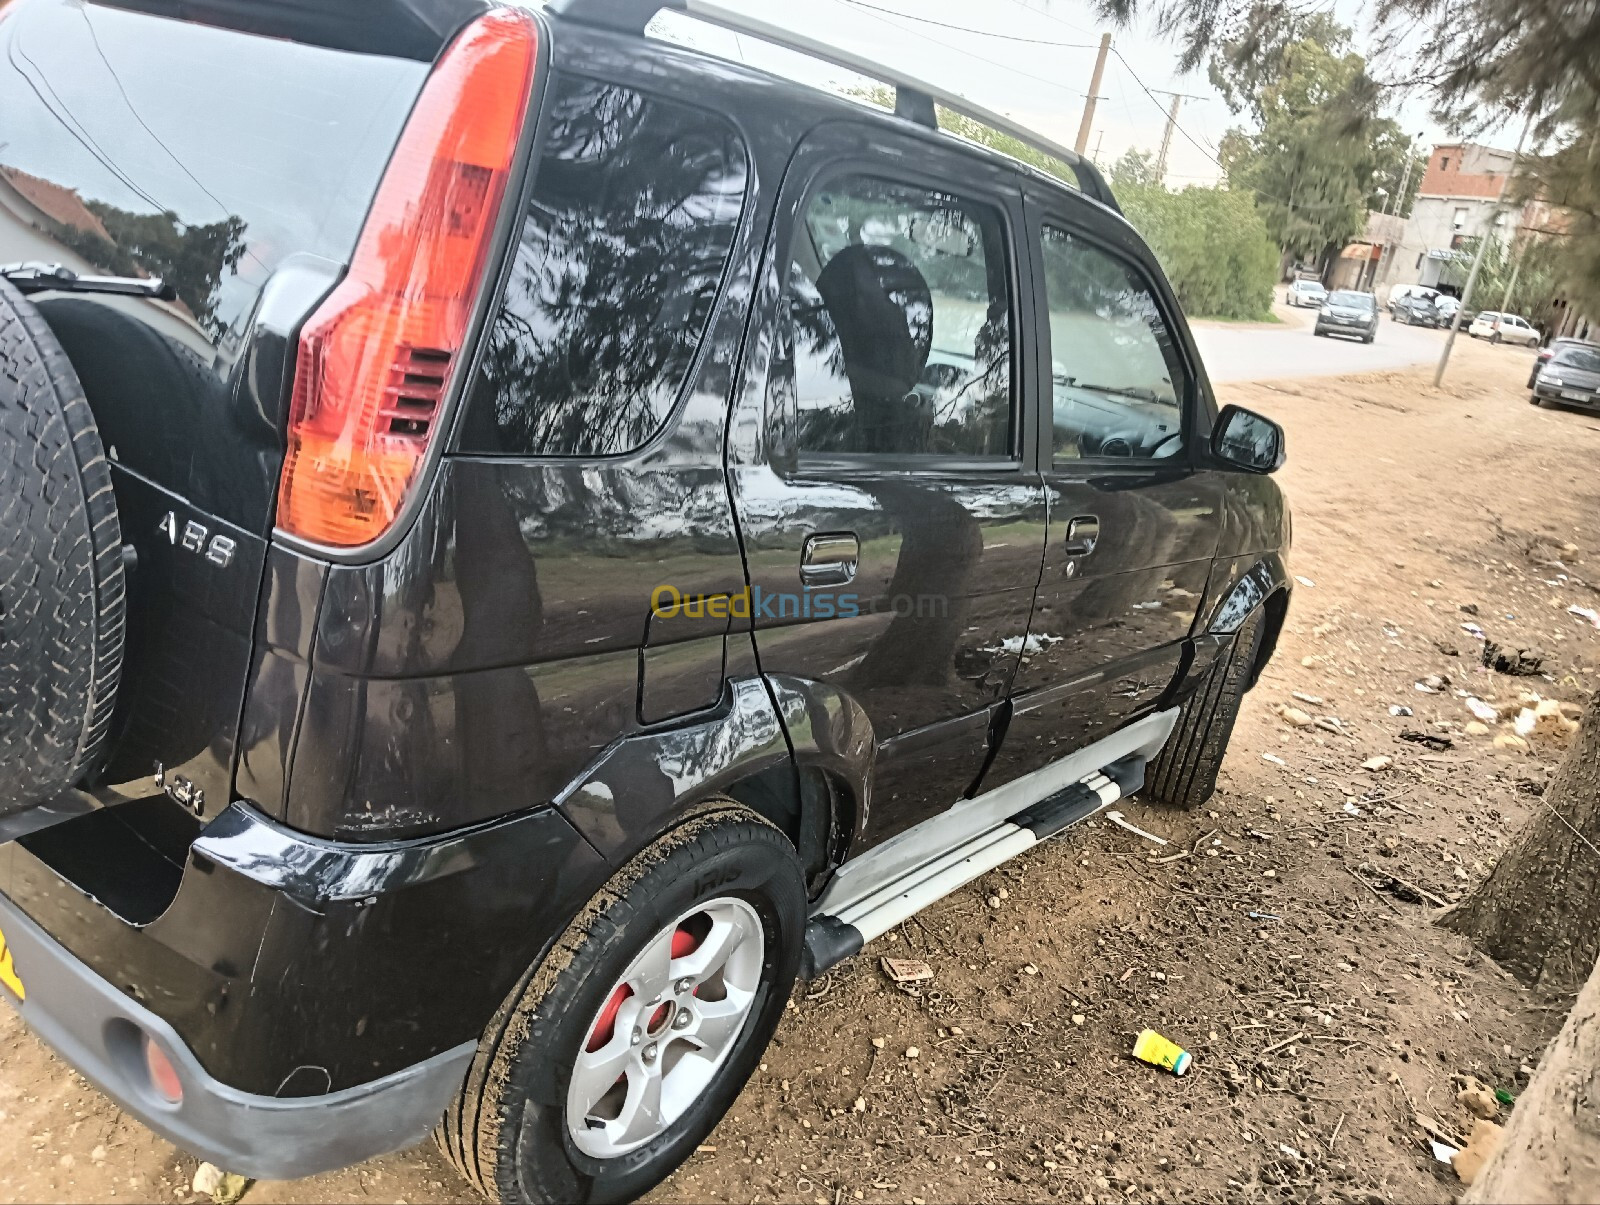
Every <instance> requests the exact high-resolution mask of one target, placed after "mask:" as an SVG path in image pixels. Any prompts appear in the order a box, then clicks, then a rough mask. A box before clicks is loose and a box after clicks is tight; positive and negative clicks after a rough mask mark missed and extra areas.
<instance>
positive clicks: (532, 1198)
mask: <svg viewBox="0 0 1600 1205" xmlns="http://www.w3.org/2000/svg"><path fill="white" fill-rule="evenodd" d="M805 918H806V893H805V881H804V874H803V872H802V869H801V867H800V863H799V859H798V858H797V857H796V855H795V852H794V848H793V846H791V845H790V843H789V841H788V839H787V838H786V837H784V835H783V834H782V833H780V832H779V831H778V830H777V829H776V828H774V827H773V826H772V825H770V824H768V823H767V822H766V821H765V820H762V819H761V818H760V817H758V816H756V815H755V814H754V813H752V812H750V811H748V810H746V809H744V808H742V807H739V806H738V805H736V804H733V803H731V802H729V803H726V804H723V805H718V806H717V807H715V808H714V809H713V810H711V811H708V812H704V813H701V814H699V815H696V816H694V817H692V818H691V819H689V820H688V821H687V822H686V823H685V824H683V825H682V826H681V827H680V828H677V829H675V830H673V831H672V832H671V833H668V834H667V835H666V836H664V837H662V838H661V839H660V840H659V841H657V842H656V843H655V844H654V845H653V846H651V847H650V848H649V849H647V850H646V851H644V852H643V853H641V854H640V855H639V856H638V857H636V858H635V859H634V860H633V861H631V862H630V863H628V865H627V866H625V867H624V868H623V869H622V870H620V871H618V872H617V873H616V874H615V875H614V876H613V877H612V878H611V880H610V881H609V882H608V883H607V884H606V885H605V887H603V888H602V889H601V890H600V892H599V893H598V894H597V895H596V896H595V897H594V898H593V899H592V900H591V901H590V902H589V904H588V905H587V906H586V907H585V908H584V910H583V912H582V913H581V914H580V915H579V916H578V918H577V919H576V920H574V921H573V922H572V924H571V925H570V926H568V928H567V930H566V932H565V933H564V934H562V936H561V938H560V939H559V940H558V941H557V943H556V945H555V946H554V948H553V949H552V950H551V951H550V953H549V954H548V955H547V956H546V958H545V959H544V961H543V962H542V963H541V964H540V965H539V966H538V967H537V968H535V969H534V971H533V972H532V973H531V974H530V975H529V977H528V979H527V980H526V982H525V984H524V985H523V986H522V987H521V988H520V989H519V990H518V991H517V992H516V993H514V994H513V995H512V997H511V998H510V999H509V1000H508V1001H507V1002H506V1003H505V1004H504V1005H503V1006H502V1007H501V1009H500V1012H499V1013H498V1014H497V1015H496V1017H495V1019H494V1020H493V1021H492V1022H491V1023H490V1025H489V1029H488V1032H487V1033H486V1034H485V1035H484V1039H483V1042H482V1043H481V1045H480V1046H479V1048H478V1056H477V1058H476V1059H475V1060H474V1062H473V1065H472V1069H471V1071H470V1072H469V1073H468V1075H467V1079H466V1083H465V1084H464V1085H463V1087H462V1090H461V1093H460V1095H459V1097H458V1098H457V1100H456V1102H455V1104H454V1105H452V1106H451V1108H450V1111H449V1112H448V1113H447V1114H446V1115H445V1118H444V1121H443V1122H442V1123H441V1124H440V1127H439V1133H438V1139H439V1144H440V1146H442V1147H443V1149H444V1152H445V1154H446V1155H447V1156H449V1158H450V1160H451V1161H452V1162H453V1163H455V1164H456V1166H457V1167H458V1168H460V1170H461V1172H462V1174H463V1175H464V1176H466V1178H467V1179H468V1180H470V1181H472V1182H473V1183H474V1184H475V1185H476V1186H477V1187H478V1188H479V1189H481V1190H482V1191H483V1192H484V1193H485V1194H486V1195H487V1196H488V1197H490V1199H492V1200H496V1201H504V1202H547V1201H574V1202H593V1201H622V1200H630V1199H632V1198H633V1197H636V1196H638V1195H640V1194H641V1193H644V1192H646V1191H648V1190H649V1189H650V1188H651V1187H652V1186H653V1185H655V1184H658V1183H659V1182H660V1181H661V1180H663V1179H665V1178H666V1177H667V1176H668V1175H669V1174H671V1172H672V1171H673V1170H674V1169H675V1168H676V1167H677V1166H678V1165H679V1164H680V1163H682V1162H683V1161H684V1160H685V1159H686V1158H688V1157H689V1156H690V1155H691V1154H693V1153H694V1149H695V1147H696V1146H697V1145H698V1144H699V1143H700V1142H701V1141H702V1140H703V1139H704V1138H705V1136H706V1135H707V1134H709V1133H710V1132H711V1129H712V1127H713V1126H715V1125H716V1123H717V1121H718V1120H719V1119H720V1118H721V1117H722V1115H723V1113H724V1112H726V1111H727V1109H728V1107H729V1106H730V1105H731V1104H732V1103H733V1101H734V1099H735V1098H736V1097H737V1096H738V1094H739V1092H740V1090H741V1089H742V1088H743V1087H744V1084H745V1081H746V1080H747V1079H748V1078H749V1076H750V1073H751V1072H752V1071H753V1070H754V1069H755V1065H756V1063H757V1062H758V1061H759V1060H760V1058H761V1053H762V1051H763V1050H765V1049H766V1045H767V1042H768V1040H769V1039H770V1038H771V1036H772V1032H773V1030H774V1029H775V1028H776V1027H777V1024H778V1021H779V1020H780V1019H781V1017H782V1015H783V1008H784V1005H785V1004H786V1003H787V1002H788V999H789V993H790V990H791V988H792V987H793V985H794V980H795V975H796V973H797V971H798V969H799V965H800V953H801V949H802V947H803V944H804V935H805Z"/></svg>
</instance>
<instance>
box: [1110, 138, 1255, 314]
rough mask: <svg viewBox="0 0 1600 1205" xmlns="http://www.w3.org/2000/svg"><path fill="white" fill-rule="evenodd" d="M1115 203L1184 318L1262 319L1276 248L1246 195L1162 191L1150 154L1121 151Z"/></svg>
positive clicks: (1205, 190) (1113, 172) (1221, 190)
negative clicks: (1140, 237)
mask: <svg viewBox="0 0 1600 1205" xmlns="http://www.w3.org/2000/svg"><path fill="white" fill-rule="evenodd" d="M1111 179H1112V186H1113V188H1114V189H1115V191H1116V194H1117V200H1118V202H1119V203H1120V204H1121V205H1122V210H1123V212H1124V213H1125V214H1127V216H1128V221H1129V222H1130V223H1132V224H1133V227H1134V229H1136V230H1138V232H1139V233H1140V234H1142V235H1143V236H1144V239H1145V241H1146V242H1147V243H1149V244H1150V249H1151V250H1152V251H1154V252H1155V253H1156V258H1157V259H1159V260H1160V261H1161V266H1162V268H1163V270H1165V272H1166V274H1167V279H1168V280H1169V281H1171V282H1172V288H1173V291H1174V292H1175V293H1177V295H1178V300H1179V302H1180V303H1182V305H1183V308H1184V311H1185V312H1186V313H1187V314H1188V315H1189V316H1190V317H1191V318H1232V319H1245V320H1249V319H1261V318H1266V317H1268V316H1270V314H1271V313H1272V285H1273V282H1274V281H1275V280H1276V279H1277V272H1278V253H1277V251H1276V249H1275V248H1274V247H1273V243H1272V238H1271V236H1270V235H1269V234H1268V233H1267V226H1266V223H1265V222H1264V221H1263V220H1262V217H1261V213H1260V212H1259V210H1258V209H1257V207H1256V203H1255V201H1254V200H1253V199H1252V198H1251V196H1250V194H1249V193H1246V192H1239V191H1236V190H1233V189H1229V188H1220V187H1219V188H1186V189H1184V190H1183V191H1182V192H1168V191H1167V190H1166V189H1165V188H1162V187H1161V186H1160V185H1159V184H1158V183H1156V182H1155V171H1154V167H1153V165H1152V162H1151V157H1150V156H1149V155H1148V154H1144V153H1141V152H1138V151H1130V152H1128V154H1126V155H1124V156H1123V157H1122V158H1121V159H1120V160H1119V161H1118V162H1117V164H1116V166H1115V167H1113V168H1112V170H1111Z"/></svg>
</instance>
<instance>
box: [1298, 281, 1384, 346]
mask: <svg viewBox="0 0 1600 1205" xmlns="http://www.w3.org/2000/svg"><path fill="white" fill-rule="evenodd" d="M1377 333H1378V299H1377V298H1376V297H1374V296H1373V295H1372V294H1371V293H1357V292H1355V291H1354V290H1352V289H1336V290H1335V291H1334V292H1332V293H1329V294H1328V300H1327V302H1326V303H1325V304H1324V305H1323V307H1322V312H1321V313H1319V314H1318V315H1317V325H1316V329H1315V330H1313V331H1312V334H1314V335H1354V336H1356V337H1357V338H1358V339H1360V340H1361V342H1363V343H1371V342H1372V340H1373V338H1374V337H1376V335H1377Z"/></svg>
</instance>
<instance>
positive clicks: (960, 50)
mask: <svg viewBox="0 0 1600 1205" xmlns="http://www.w3.org/2000/svg"><path fill="white" fill-rule="evenodd" d="M842 2H843V3H845V4H849V5H853V6H855V7H857V8H861V9H865V10H867V11H869V12H872V13H890V14H892V15H893V16H896V17H900V18H903V19H906V20H911V21H927V18H926V17H913V16H909V15H908V14H906V13H901V12H895V11H894V10H893V9H887V8H879V7H878V6H876V5H873V4H866V3H863V0H842ZM874 19H875V20H877V21H879V22H881V23H882V24H884V25H887V26H889V28H891V29H898V30H900V31H901V32H902V33H909V34H913V35H915V36H916V37H919V38H921V39H922V40H923V41H925V42H932V43H933V44H934V45H935V46H943V47H944V48H945V49H946V50H953V51H955V52H956V53H957V54H964V55H967V56H968V57H969V58H974V59H977V60H978V61H979V62H983V63H988V64H989V65H990V66H991V67H998V68H1000V69H1001V70H1002V71H1009V72H1011V73H1012V74H1013V75H1024V76H1027V77H1028V78H1029V79H1031V80H1036V81H1038V82H1039V83H1041V84H1046V85H1048V86H1050V87H1052V88H1060V89H1061V90H1062V91H1063V92H1065V93H1067V94H1068V95H1069V96H1080V97H1081V96H1083V95H1084V93H1082V92H1076V91H1074V90H1073V89H1071V88H1069V87H1067V86H1066V85H1065V84H1063V83H1062V82H1061V81H1060V80H1054V79H1046V78H1045V77H1044V76H1042V75H1035V74H1034V73H1033V72H1031V71H1024V70H1023V69H1022V68H1020V67H1018V66H1017V65H1016V64H1015V63H1002V62H1000V61H999V60H998V59H991V58H989V57H988V56H987V55H982V54H979V53H977V51H975V50H969V49H967V48H966V47H964V46H952V45H951V44H950V43H949V42H944V41H940V40H939V39H938V38H932V37H929V36H928V35H927V34H925V33H921V32H919V31H917V30H915V29H912V28H910V27H909V26H906V25H902V24H900V23H899V22H898V21H890V20H888V19H887V18H885V17H881V16H878V17H875V18H874ZM933 24H935V25H938V24H942V22H937V21H936V22H933ZM949 28H957V27H955V26H951V27H949ZM969 32H972V33H980V32H982V31H981V30H971V31H969ZM1085 49H1089V50H1092V49H1095V48H1094V47H1092V46H1091V47H1085Z"/></svg>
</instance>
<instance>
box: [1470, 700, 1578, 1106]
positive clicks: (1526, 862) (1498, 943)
mask: <svg viewBox="0 0 1600 1205" xmlns="http://www.w3.org/2000/svg"><path fill="white" fill-rule="evenodd" d="M1440 923H1441V924H1443V925H1444V926H1445V927H1446V928H1448V929H1453V930H1454V931H1455V932H1457V933H1460V934H1463V935H1464V936H1466V937H1467V938H1469V939H1470V940H1471V941H1472V943H1473V944H1474V945H1475V946H1477V947H1478V948H1479V949H1481V950H1483V952H1484V953H1486V954H1488V955H1489V957H1491V958H1493V959H1494V960H1495V961H1496V962H1498V963H1500V964H1501V965H1502V966H1504V967H1505V968H1506V969H1507V970H1508V971H1510V972H1511V973H1512V974H1513V975H1515V976H1516V977H1517V978H1518V979H1521V980H1522V981H1523V982H1525V983H1530V984H1538V985H1540V986H1543V987H1548V988H1552V989H1554V990H1558V991H1573V990H1576V989H1577V988H1578V987H1579V986H1580V985H1582V984H1583V982H1584V980H1585V979H1587V978H1588V977H1589V972H1590V970H1591V969H1592V968H1593V967H1594V965H1595V960H1596V958H1597V957H1600V694H1596V695H1595V696H1594V698H1592V699H1590V700H1589V706H1588V707H1587V708H1586V709H1585V711H1584V716H1583V726H1582V728H1581V729H1580V730H1579V731H1578V733H1577V735H1576V736H1575V737H1574V738H1573V741H1572V746H1571V748H1569V749H1568V750H1567V756H1566V758H1565V759H1564V760H1563V761H1562V763H1561V767H1560V769H1558V770H1557V771H1556V774H1555V777H1554V778H1553V779H1552V780H1551V781H1550V785H1549V786H1548V787H1547V788H1546V790H1545V793H1544V795H1543V796H1541V797H1540V800H1539V803H1538V806H1537V807H1536V809H1535V811H1534V815H1533V818H1532V819H1531V820H1530V821H1529V822H1528V824H1527V827H1526V828H1524V829H1523V831H1522V832H1521V833H1520V834H1519V835H1518V837H1517V841H1516V844H1515V845H1514V846H1512V848H1511V849H1510V850H1509V851H1508V852H1507V853H1506V854H1504V855H1503V856H1502V857H1501V858H1500V860H1499V861H1498V862H1497V863H1495V867H1494V870H1493V871H1491V872H1490V874H1489V877H1488V878H1487V879H1485V880H1484V882H1483V883H1482V885H1480V886H1479V888H1478V889H1477V890H1476V891H1474V892H1473V893H1472V894H1471V895H1470V896H1469V897H1467V899H1466V900H1465V901H1464V902H1463V903H1462V904H1461V905H1460V906H1459V907H1457V908H1455V909H1454V910H1452V911H1451V912H1449V913H1447V914H1446V915H1445V916H1444V918H1443V919H1442V920H1441V922H1440ZM1592 1107H1593V1106H1592V1105H1591V1108H1592Z"/></svg>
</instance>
